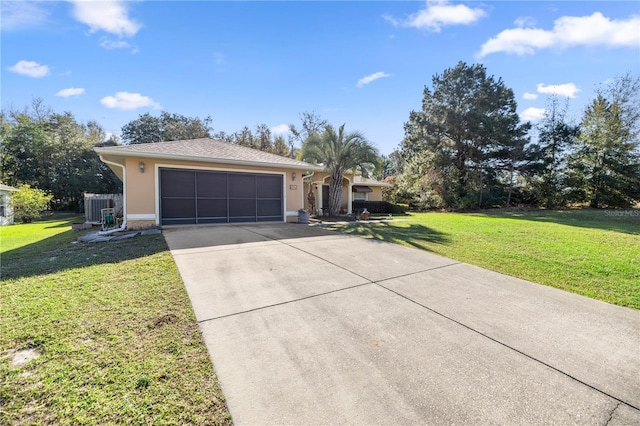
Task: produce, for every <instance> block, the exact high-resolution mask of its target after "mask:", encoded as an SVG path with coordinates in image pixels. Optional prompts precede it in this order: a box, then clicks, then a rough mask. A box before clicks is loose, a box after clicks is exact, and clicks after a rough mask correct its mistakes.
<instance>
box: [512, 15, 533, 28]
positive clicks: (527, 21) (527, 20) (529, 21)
mask: <svg viewBox="0 0 640 426" xmlns="http://www.w3.org/2000/svg"><path fill="white" fill-rule="evenodd" d="M513 23H514V24H515V26H516V27H518V28H524V27H533V26H534V25H535V24H536V20H535V19H534V18H532V17H531V16H520V17H519V18H518V19H516V20H515V21H514V22H513Z"/></svg>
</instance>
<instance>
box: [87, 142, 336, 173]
mask: <svg viewBox="0 0 640 426" xmlns="http://www.w3.org/2000/svg"><path fill="white" fill-rule="evenodd" d="M94 151H96V152H97V153H98V155H99V156H100V158H101V159H102V154H107V155H115V156H118V157H136V158H151V159H162V160H173V161H197V162H201V163H215V164H232V165H237V166H252V167H256V166H258V167H267V168H269V167H270V168H274V169H289V170H301V169H302V170H304V169H307V170H316V171H322V170H324V168H323V167H320V166H316V165H315V164H309V163H304V164H287V163H271V162H262V161H251V160H233V159H226V158H212V157H199V156H191V155H175V154H164V153H150V152H137V151H126V150H110V149H109V148H107V147H101V148H94ZM296 161H297V160H296Z"/></svg>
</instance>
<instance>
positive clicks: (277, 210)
mask: <svg viewBox="0 0 640 426" xmlns="http://www.w3.org/2000/svg"><path fill="white" fill-rule="evenodd" d="M258 216H270V217H280V216H282V202H281V201H280V200H258ZM271 220H273V219H271Z"/></svg>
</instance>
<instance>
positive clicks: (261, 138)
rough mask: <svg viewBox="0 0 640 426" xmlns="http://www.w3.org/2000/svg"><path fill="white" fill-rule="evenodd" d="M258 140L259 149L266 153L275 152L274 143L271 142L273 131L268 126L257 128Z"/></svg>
mask: <svg viewBox="0 0 640 426" xmlns="http://www.w3.org/2000/svg"><path fill="white" fill-rule="evenodd" d="M256 139H257V144H258V149H259V150H260V151H264V152H272V151H273V142H272V141H271V129H269V126H267V125H266V124H258V125H257V126H256Z"/></svg>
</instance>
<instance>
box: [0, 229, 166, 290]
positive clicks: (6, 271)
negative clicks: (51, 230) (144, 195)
mask: <svg viewBox="0 0 640 426" xmlns="http://www.w3.org/2000/svg"><path fill="white" fill-rule="evenodd" d="M66 226H70V223H69V224H67V225H66ZM55 227H57V225H56V226H55ZM79 235H81V234H79V233H78V232H73V231H71V230H69V231H66V232H62V233H60V234H57V235H54V236H52V237H49V238H45V239H43V240H40V241H37V242H35V243H32V244H29V245H26V246H23V247H19V248H16V249H13V250H9V251H6V252H4V253H2V262H1V265H0V280H7V279H13V278H22V277H31V276H37V275H44V274H51V273H55V272H60V271H63V270H67V269H75V268H83V267H87V266H92V265H98V264H105V263H112V264H114V268H117V265H116V264H117V263H119V262H122V261H125V260H130V259H136V258H140V257H144V256H149V255H152V254H155V253H159V252H161V251H164V250H167V245H166V243H165V241H164V238H163V237H162V235H148V236H144V237H142V236H137V237H135V238H132V239H127V240H120V241H107V242H101V243H78V242H76V241H77V238H78V236H79Z"/></svg>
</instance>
